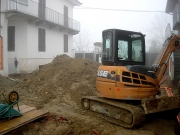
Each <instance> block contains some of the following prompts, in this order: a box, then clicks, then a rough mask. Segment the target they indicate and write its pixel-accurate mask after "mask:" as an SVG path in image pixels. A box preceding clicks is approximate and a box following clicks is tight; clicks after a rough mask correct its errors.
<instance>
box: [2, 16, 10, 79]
mask: <svg viewBox="0 0 180 135" xmlns="http://www.w3.org/2000/svg"><path fill="white" fill-rule="evenodd" d="M1 25H2V28H1V36H2V37H3V64H4V67H3V70H0V74H1V75H3V76H8V74H9V72H8V53H7V25H8V20H7V19H6V15H5V13H1Z"/></svg>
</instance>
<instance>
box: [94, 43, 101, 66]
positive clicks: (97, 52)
mask: <svg viewBox="0 0 180 135" xmlns="http://www.w3.org/2000/svg"><path fill="white" fill-rule="evenodd" d="M94 52H95V60H96V61H97V62H99V63H101V52H102V43H101V42H95V43H94Z"/></svg>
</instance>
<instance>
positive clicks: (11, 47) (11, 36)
mask: <svg viewBox="0 0 180 135" xmlns="http://www.w3.org/2000/svg"><path fill="white" fill-rule="evenodd" d="M8 51H15V26H9V27H8Z"/></svg>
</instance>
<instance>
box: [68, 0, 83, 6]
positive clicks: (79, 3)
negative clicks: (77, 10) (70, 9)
mask: <svg viewBox="0 0 180 135" xmlns="http://www.w3.org/2000/svg"><path fill="white" fill-rule="evenodd" d="M68 1H69V2H70V3H71V4H73V5H74V6H79V5H82V3H81V2H79V1H78V0H68Z"/></svg>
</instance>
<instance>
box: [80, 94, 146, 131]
mask: <svg viewBox="0 0 180 135" xmlns="http://www.w3.org/2000/svg"><path fill="white" fill-rule="evenodd" d="M84 99H88V100H90V101H96V102H100V103H103V104H107V105H110V106H113V107H117V108H121V109H124V110H127V111H129V112H130V113H131V114H132V116H133V120H132V121H133V122H132V123H131V124H127V123H124V122H122V121H120V120H117V119H114V118H112V117H108V116H103V118H104V119H106V120H107V121H109V122H111V123H114V124H117V125H119V126H122V127H125V128H133V127H137V126H140V125H142V124H143V123H144V121H145V113H144V110H143V109H142V108H140V107H138V106H134V105H130V104H126V103H124V102H121V101H112V100H110V99H106V98H101V97H96V96H86V97H83V98H82V99H81V104H82V106H83V100H84ZM82 108H83V107H82Z"/></svg>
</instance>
